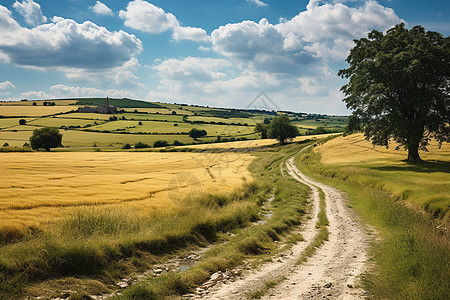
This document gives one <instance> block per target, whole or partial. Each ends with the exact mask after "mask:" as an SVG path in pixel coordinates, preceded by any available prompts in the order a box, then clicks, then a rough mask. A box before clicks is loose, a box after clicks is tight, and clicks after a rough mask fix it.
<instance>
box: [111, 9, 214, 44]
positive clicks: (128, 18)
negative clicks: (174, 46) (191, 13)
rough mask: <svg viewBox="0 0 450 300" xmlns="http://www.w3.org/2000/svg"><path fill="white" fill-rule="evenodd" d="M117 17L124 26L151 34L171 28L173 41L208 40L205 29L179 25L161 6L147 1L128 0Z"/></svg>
mask: <svg viewBox="0 0 450 300" xmlns="http://www.w3.org/2000/svg"><path fill="white" fill-rule="evenodd" d="M119 17H121V18H122V19H124V20H125V22H124V24H125V26H128V27H130V28H133V29H137V30H140V31H143V32H147V33H151V34H159V33H162V32H165V31H168V30H172V36H173V39H174V40H175V41H179V40H192V41H196V42H200V41H209V37H208V35H207V34H206V31H205V30H203V29H202V28H197V27H184V26H181V24H180V22H179V21H178V20H177V18H176V17H175V16H174V15H173V14H171V13H168V12H165V11H164V10H163V9H162V8H160V7H158V6H155V5H153V4H151V3H149V2H147V1H143V0H133V1H131V2H129V3H128V5H127V8H126V10H121V11H120V12H119Z"/></svg>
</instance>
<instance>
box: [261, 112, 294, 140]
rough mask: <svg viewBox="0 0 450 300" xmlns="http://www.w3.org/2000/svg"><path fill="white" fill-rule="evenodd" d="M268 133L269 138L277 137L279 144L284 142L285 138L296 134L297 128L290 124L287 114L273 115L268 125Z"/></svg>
mask: <svg viewBox="0 0 450 300" xmlns="http://www.w3.org/2000/svg"><path fill="white" fill-rule="evenodd" d="M267 132H268V135H269V138H271V139H277V140H278V141H279V142H280V143H281V144H286V142H287V140H290V139H293V138H295V137H296V136H298V135H299V134H300V133H299V132H298V128H297V126H295V125H292V124H291V120H289V118H288V117H287V116H284V115H283V116H278V117H275V118H274V119H273V120H272V122H270V124H269V126H268V131H267Z"/></svg>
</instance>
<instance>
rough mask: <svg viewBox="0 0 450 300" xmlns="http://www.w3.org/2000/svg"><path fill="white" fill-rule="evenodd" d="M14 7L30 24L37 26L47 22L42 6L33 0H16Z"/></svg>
mask: <svg viewBox="0 0 450 300" xmlns="http://www.w3.org/2000/svg"><path fill="white" fill-rule="evenodd" d="M12 7H13V8H14V9H15V10H16V11H17V12H18V13H19V14H21V15H22V17H24V19H25V22H26V23H27V24H28V25H32V26H36V25H39V24H42V23H45V22H47V17H46V16H44V15H43V14H42V10H41V6H40V5H39V4H38V3H36V2H34V1H33V0H23V1H22V3H20V2H18V1H16V2H14V4H13V5H12Z"/></svg>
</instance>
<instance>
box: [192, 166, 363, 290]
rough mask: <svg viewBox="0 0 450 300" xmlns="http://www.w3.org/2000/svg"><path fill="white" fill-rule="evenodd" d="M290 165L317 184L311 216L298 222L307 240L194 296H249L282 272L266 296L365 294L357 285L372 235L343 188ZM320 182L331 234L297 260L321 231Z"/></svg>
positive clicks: (298, 176) (297, 175)
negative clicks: (350, 205)
mask: <svg viewBox="0 0 450 300" xmlns="http://www.w3.org/2000/svg"><path fill="white" fill-rule="evenodd" d="M286 169H287V171H288V173H289V175H290V176H292V177H293V178H294V179H296V180H298V181H300V182H302V183H304V184H306V185H308V186H309V187H310V188H311V190H312V195H311V201H312V203H313V210H312V213H311V214H312V215H311V218H310V219H309V220H307V222H306V223H305V224H303V225H302V226H301V227H300V228H299V229H300V230H301V234H302V236H303V238H304V241H302V242H298V243H297V244H296V245H294V246H293V247H292V248H291V250H288V251H287V252H286V253H283V254H282V255H281V256H280V258H277V259H274V261H273V262H269V263H265V264H263V265H261V266H260V267H259V268H258V269H256V270H248V271H247V272H246V273H244V274H243V275H242V276H241V277H240V278H237V279H236V280H235V281H234V282H228V283H226V284H223V283H222V284H218V285H216V286H215V287H213V288H212V289H210V290H209V291H208V293H207V294H203V295H202V296H196V297H195V298H197V299H198V298H200V299H246V298H247V297H246V295H247V294H248V293H249V292H251V291H254V290H257V289H260V288H261V287H263V286H264V284H265V283H266V282H267V281H269V280H272V279H275V278H280V277H282V276H283V277H284V278H285V280H283V281H282V282H281V283H280V284H279V285H277V286H276V287H274V288H273V289H271V290H269V291H268V293H267V294H266V296H265V297H264V298H263V299H359V298H362V297H363V296H364V293H365V292H364V290H362V289H361V288H358V279H359V276H360V275H361V274H362V272H363V271H364V269H365V265H366V260H367V256H366V250H367V243H368V238H367V235H366V233H365V232H364V230H363V229H362V228H361V226H360V225H359V223H358V222H357V221H356V220H355V216H354V214H353V213H352V212H351V211H350V210H349V208H348V207H347V206H346V204H345V202H346V200H345V199H344V197H343V195H342V193H341V192H340V191H338V190H337V189H334V188H332V187H330V186H328V185H325V184H322V183H319V182H317V181H315V180H312V179H311V178H309V177H307V176H305V175H304V174H303V173H302V172H301V171H300V170H298V169H297V167H296V166H295V164H294V158H290V159H289V160H288V161H287V162H286ZM317 187H320V188H321V189H322V190H323V192H324V194H325V201H326V214H327V217H328V220H329V227H328V230H329V232H330V233H329V239H328V241H326V242H325V243H324V244H323V245H322V247H320V248H319V249H317V251H316V253H315V254H314V255H313V256H311V257H310V258H308V260H307V262H305V263H303V264H301V265H297V264H296V262H297V260H298V258H299V257H300V256H301V255H302V253H303V252H304V250H305V248H306V247H307V246H308V245H309V244H310V243H311V242H312V241H313V240H314V238H315V236H316V234H317V231H318V230H317V229H316V228H315V224H316V220H317V215H318V212H319V201H320V198H319V193H318V189H317Z"/></svg>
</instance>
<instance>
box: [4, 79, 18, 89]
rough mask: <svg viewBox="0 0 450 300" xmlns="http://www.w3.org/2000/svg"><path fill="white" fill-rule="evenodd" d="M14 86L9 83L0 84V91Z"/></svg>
mask: <svg viewBox="0 0 450 300" xmlns="http://www.w3.org/2000/svg"><path fill="white" fill-rule="evenodd" d="M15 87H16V86H15V85H14V84H12V82H11V81H4V82H0V90H6V89H13V88H15Z"/></svg>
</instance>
